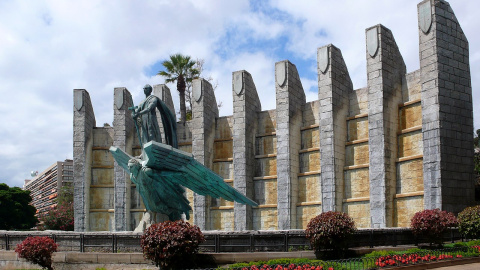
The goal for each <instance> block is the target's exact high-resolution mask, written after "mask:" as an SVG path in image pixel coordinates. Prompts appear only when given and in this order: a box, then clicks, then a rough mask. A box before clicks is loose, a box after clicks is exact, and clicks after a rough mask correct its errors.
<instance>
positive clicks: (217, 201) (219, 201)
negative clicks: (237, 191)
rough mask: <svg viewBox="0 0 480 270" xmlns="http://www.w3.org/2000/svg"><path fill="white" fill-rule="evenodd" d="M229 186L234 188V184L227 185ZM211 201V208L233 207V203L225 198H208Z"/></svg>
mask: <svg viewBox="0 0 480 270" xmlns="http://www.w3.org/2000/svg"><path fill="white" fill-rule="evenodd" d="M226 184H227V185H229V186H231V187H233V183H231V182H230V183H226ZM208 198H210V199H211V204H210V206H211V207H219V206H233V204H234V203H233V202H231V201H227V200H225V199H224V198H212V197H208Z"/></svg>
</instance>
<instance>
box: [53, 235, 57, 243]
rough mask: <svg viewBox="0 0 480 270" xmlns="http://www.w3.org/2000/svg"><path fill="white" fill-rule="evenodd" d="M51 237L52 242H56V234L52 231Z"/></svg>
mask: <svg viewBox="0 0 480 270" xmlns="http://www.w3.org/2000/svg"><path fill="white" fill-rule="evenodd" d="M52 239H53V242H55V243H57V236H56V235H55V234H54V233H52Z"/></svg>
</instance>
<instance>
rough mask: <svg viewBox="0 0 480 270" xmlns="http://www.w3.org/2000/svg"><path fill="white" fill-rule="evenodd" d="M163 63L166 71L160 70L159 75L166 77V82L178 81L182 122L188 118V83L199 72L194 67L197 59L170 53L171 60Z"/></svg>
mask: <svg viewBox="0 0 480 270" xmlns="http://www.w3.org/2000/svg"><path fill="white" fill-rule="evenodd" d="M162 65H163V66H164V67H165V69H166V70H165V71H163V70H162V71H160V72H158V74H157V75H160V76H163V77H165V82H166V83H173V82H177V91H178V93H179V95H180V118H181V121H182V122H185V121H186V119H187V108H186V106H185V89H186V83H187V82H191V81H192V79H193V78H195V77H197V76H198V74H199V72H198V70H196V69H194V68H193V67H194V65H195V61H194V60H191V59H190V56H186V55H182V54H179V53H177V54H173V55H170V60H165V61H163V63H162Z"/></svg>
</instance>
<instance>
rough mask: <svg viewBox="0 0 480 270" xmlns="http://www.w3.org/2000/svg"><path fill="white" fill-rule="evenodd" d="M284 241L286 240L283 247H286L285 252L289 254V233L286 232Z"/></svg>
mask: <svg viewBox="0 0 480 270" xmlns="http://www.w3.org/2000/svg"><path fill="white" fill-rule="evenodd" d="M283 239H284V241H283V245H284V246H285V248H284V251H285V252H287V251H288V232H285V234H284V238H283Z"/></svg>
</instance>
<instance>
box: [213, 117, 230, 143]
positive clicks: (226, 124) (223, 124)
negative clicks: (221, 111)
mask: <svg viewBox="0 0 480 270" xmlns="http://www.w3.org/2000/svg"><path fill="white" fill-rule="evenodd" d="M232 123H233V117H232V116H228V117H219V118H217V121H216V122H215V124H216V127H215V139H228V138H231V137H232V136H233V134H232Z"/></svg>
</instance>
